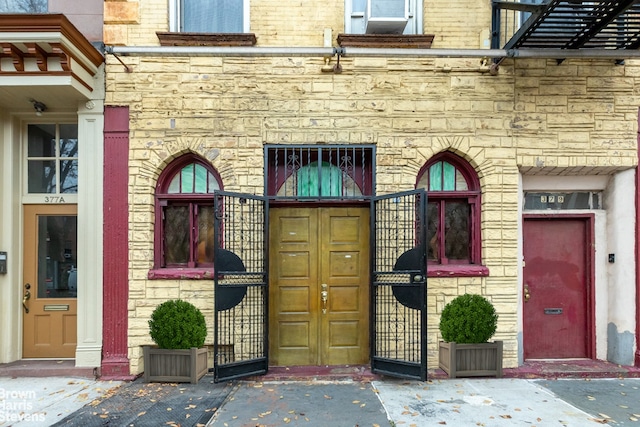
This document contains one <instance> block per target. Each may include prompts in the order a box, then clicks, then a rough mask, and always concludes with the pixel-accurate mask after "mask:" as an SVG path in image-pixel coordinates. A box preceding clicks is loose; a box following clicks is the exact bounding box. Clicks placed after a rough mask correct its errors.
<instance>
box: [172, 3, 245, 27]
mask: <svg viewBox="0 0 640 427" xmlns="http://www.w3.org/2000/svg"><path fill="white" fill-rule="evenodd" d="M169 29H170V31H174V32H188V33H246V32H248V31H249V0H169Z"/></svg>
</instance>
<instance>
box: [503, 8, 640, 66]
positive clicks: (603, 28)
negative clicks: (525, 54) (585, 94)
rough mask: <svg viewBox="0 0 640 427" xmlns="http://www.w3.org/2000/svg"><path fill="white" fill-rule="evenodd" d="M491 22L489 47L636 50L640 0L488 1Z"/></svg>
mask: <svg viewBox="0 0 640 427" xmlns="http://www.w3.org/2000/svg"><path fill="white" fill-rule="evenodd" d="M492 27H493V28H492V30H493V31H492V32H493V40H492V47H493V48H504V49H618V50H622V49H637V48H638V47H639V46H640V1H639V0H600V1H581V0H542V1H540V0H538V1H535V0H530V1H517V0H494V1H493V23H492ZM621 57H624V54H622V55H621Z"/></svg>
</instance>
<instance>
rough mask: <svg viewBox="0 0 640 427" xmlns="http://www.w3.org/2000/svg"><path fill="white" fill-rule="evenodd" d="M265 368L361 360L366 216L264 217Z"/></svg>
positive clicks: (288, 212)
mask: <svg viewBox="0 0 640 427" xmlns="http://www.w3.org/2000/svg"><path fill="white" fill-rule="evenodd" d="M270 236H271V237H270V238H271V246H270V283H269V308H270V311H269V313H270V314H269V351H270V359H269V363H270V364H271V365H276V366H292V365H343V364H362V363H366V362H368V360H369V311H368V307H369V292H368V289H369V209H368V208H278V209H272V210H271V211H270Z"/></svg>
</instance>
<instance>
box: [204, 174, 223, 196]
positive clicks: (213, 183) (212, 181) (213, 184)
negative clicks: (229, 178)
mask: <svg viewBox="0 0 640 427" xmlns="http://www.w3.org/2000/svg"><path fill="white" fill-rule="evenodd" d="M207 180H208V183H209V187H208V188H209V193H213V192H214V191H216V190H219V189H220V185H219V184H218V180H217V179H216V177H215V176H213V174H212V173H211V172H209V173H207Z"/></svg>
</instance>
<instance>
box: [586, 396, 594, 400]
mask: <svg viewBox="0 0 640 427" xmlns="http://www.w3.org/2000/svg"><path fill="white" fill-rule="evenodd" d="M587 399H589V400H596V398H595V397H593V396H587Z"/></svg>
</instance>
